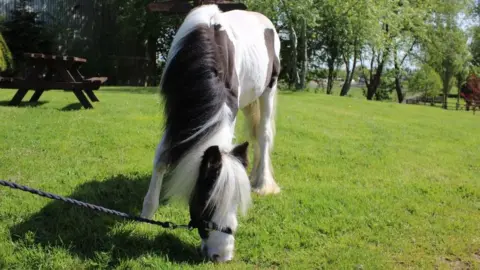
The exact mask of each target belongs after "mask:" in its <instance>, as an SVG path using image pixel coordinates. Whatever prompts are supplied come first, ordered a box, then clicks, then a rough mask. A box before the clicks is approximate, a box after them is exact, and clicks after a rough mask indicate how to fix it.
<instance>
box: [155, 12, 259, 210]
mask: <svg viewBox="0 0 480 270" xmlns="http://www.w3.org/2000/svg"><path fill="white" fill-rule="evenodd" d="M220 12H221V11H220V10H219V9H218V7H217V6H203V7H200V8H196V9H195V10H193V11H192V12H191V13H190V14H189V15H188V16H187V18H186V19H185V22H184V24H183V25H182V26H181V27H180V29H179V31H178V32H177V36H176V38H175V39H174V42H173V43H172V46H171V49H170V53H169V57H168V60H167V63H166V67H165V71H164V74H163V76H162V82H161V90H160V92H161V94H162V96H163V102H164V104H165V110H164V113H165V118H166V122H165V142H166V145H167V149H166V152H167V156H168V157H169V160H168V161H167V163H168V164H170V165H171V166H172V167H173V168H172V170H171V173H170V176H171V177H170V179H168V180H167V182H166V183H165V184H166V186H165V193H164V196H163V197H170V196H174V195H184V196H190V194H191V192H192V190H193V188H194V186H195V181H196V180H197V176H198V170H199V166H200V160H201V158H202V155H203V152H204V151H205V150H206V149H207V148H208V147H209V146H211V145H219V146H220V148H221V149H223V150H225V151H229V150H230V149H231V147H232V140H233V129H232V127H231V124H232V120H233V119H234V116H235V115H236V113H237V110H238V107H237V99H236V98H237V97H236V92H234V91H231V90H230V89H229V88H227V84H226V82H225V74H227V73H228V72H227V69H228V68H229V67H228V66H226V62H227V63H228V61H225V59H223V58H222V57H226V55H227V53H226V52H225V50H227V48H224V47H222V46H219V45H218V43H217V41H218V40H216V38H218V35H217V33H216V31H217V29H216V25H215V24H214V23H212V20H213V17H214V16H216V15H218V14H219V13H220ZM237 163H238V162H235V160H234V159H230V158H228V157H225V158H224V162H223V167H222V173H221V174H220V176H219V179H218V181H217V182H216V186H215V187H214V190H213V195H212V196H211V199H212V201H211V203H212V204H213V205H215V206H217V208H218V209H220V210H221V209H222V207H223V209H224V210H225V207H230V206H231V204H230V203H229V204H228V205H224V204H223V203H227V202H226V201H225V200H230V199H234V198H237V199H238V200H240V201H238V203H241V204H243V201H245V202H247V201H249V198H250V197H249V196H250V194H249V193H248V199H247V198H244V197H245V196H246V195H245V190H246V188H245V183H244V177H243V176H242V175H241V173H239V171H241V170H240V169H239V168H238V167H237ZM240 166H241V165H240ZM243 173H244V174H245V175H246V172H245V169H243ZM246 179H247V182H246V183H247V184H249V182H248V177H247V178H246ZM248 190H249V186H248ZM236 192H240V193H239V194H233V193H236ZM237 195H238V196H237ZM228 196H233V197H231V198H228ZM222 204H223V205H222ZM242 208H243V207H242ZM219 212H223V210H221V211H219Z"/></svg>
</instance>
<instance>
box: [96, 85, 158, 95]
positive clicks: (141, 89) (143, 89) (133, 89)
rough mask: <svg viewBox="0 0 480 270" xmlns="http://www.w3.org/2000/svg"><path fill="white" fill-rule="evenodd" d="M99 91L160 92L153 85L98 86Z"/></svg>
mask: <svg viewBox="0 0 480 270" xmlns="http://www.w3.org/2000/svg"><path fill="white" fill-rule="evenodd" d="M99 91H101V92H102V93H113V92H118V93H130V94H159V93H160V89H159V88H158V87H154V86H151V87H131V86H125V87H120V86H115V87H112V86H105V87H102V88H100V90H99Z"/></svg>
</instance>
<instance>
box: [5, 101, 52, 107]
mask: <svg viewBox="0 0 480 270" xmlns="http://www.w3.org/2000/svg"><path fill="white" fill-rule="evenodd" d="M9 103H10V100H2V101H0V106H3V107H39V106H42V105H44V104H47V103H48V101H37V102H28V101H22V102H20V104H19V105H17V106H12V105H10V104H9Z"/></svg>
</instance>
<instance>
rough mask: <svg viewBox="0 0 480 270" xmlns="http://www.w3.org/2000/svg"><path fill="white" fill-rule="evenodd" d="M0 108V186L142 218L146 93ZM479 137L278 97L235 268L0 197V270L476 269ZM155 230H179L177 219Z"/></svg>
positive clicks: (189, 245) (109, 91) (469, 126)
mask: <svg viewBox="0 0 480 270" xmlns="http://www.w3.org/2000/svg"><path fill="white" fill-rule="evenodd" d="M13 94H14V91H10V90H2V91H0V101H1V100H4V101H5V102H2V103H0V105H3V106H0V138H1V139H0V179H8V180H11V181H15V182H16V183H19V184H24V185H29V186H31V187H35V188H39V189H42V190H45V191H49V192H53V193H56V194H60V195H64V196H69V197H72V198H76V199H80V200H84V201H87V202H91V203H95V204H100V205H103V206H105V207H110V208H114V209H117V210H120V211H125V212H129V213H133V214H139V213H140V210H141V205H142V201H143V196H144V195H145V193H146V191H147V187H148V183H149V181H150V172H151V164H152V158H153V155H154V149H155V146H156V144H157V142H158V141H159V139H160V136H161V125H162V112H161V105H160V104H159V102H158V101H159V98H158V96H157V95H156V94H155V89H148V88H146V89H144V88H103V89H101V90H100V91H98V92H97V95H98V97H99V99H100V100H101V102H100V103H95V104H94V106H95V109H93V110H84V109H80V108H79V106H78V105H77V104H76V102H77V101H76V99H75V97H74V95H73V94H72V93H67V92H60V91H56V92H53V91H52V92H47V93H46V94H44V96H43V97H42V100H43V101H45V102H47V103H42V104H38V106H36V107H29V106H23V107H20V108H18V107H7V106H5V105H6V103H7V101H8V100H9V99H10V98H11V96H12V95H13ZM239 118H240V119H239V121H238V127H237V130H238V131H239V133H238V134H239V135H238V140H239V142H241V141H244V140H245V137H244V136H243V133H242V132H241V131H242V130H243V121H242V120H243V117H242V116H241V115H240V116H239ZM479 136H480V115H473V114H472V113H471V112H469V113H468V112H456V111H444V110H441V109H438V108H432V107H429V106H412V105H398V104H394V103H381V102H368V101H365V100H359V99H353V98H342V97H335V96H326V95H321V94H312V93H291V92H282V93H281V94H280V95H279V101H278V108H277V136H276V139H275V148H274V152H273V163H274V169H275V175H276V179H277V181H278V183H279V185H280V186H281V188H282V192H281V193H280V194H279V195H277V196H268V197H259V196H256V195H254V196H253V197H254V204H253V207H252V208H251V209H250V211H249V212H248V214H247V216H246V217H242V218H241V219H240V227H239V231H238V234H237V236H236V240H237V242H236V256H235V258H234V261H232V262H230V263H227V264H213V263H210V262H206V261H203V260H202V257H200V256H199V254H198V252H197V250H196V248H197V246H198V244H199V237H198V235H197V233H196V231H193V232H189V231H183V230H175V231H169V230H164V229H162V228H160V227H156V226H153V225H148V224H139V223H133V222H127V221H123V220H121V219H118V218H116V217H112V216H107V215H104V214H98V213H94V212H91V211H89V210H84V209H81V208H78V207H74V206H69V205H66V204H64V203H61V202H56V201H51V200H48V199H44V198H41V197H38V196H34V195H31V194H29V193H25V192H20V191H16V190H10V189H8V188H5V187H0V269H172V268H182V269H190V268H201V269H209V268H220V269H258V268H268V269H276V268H280V269H392V268H417V269H418V268H421V269H433V268H439V269H453V268H455V267H459V268H460V269H479V268H480V234H479V231H480V137H479ZM155 219H157V220H170V221H174V222H176V223H181V224H182V223H186V222H188V220H189V216H188V208H187V206H186V205H185V204H183V203H181V202H178V201H173V202H171V203H170V204H167V205H162V206H161V208H160V209H159V210H158V211H157V213H156V215H155Z"/></svg>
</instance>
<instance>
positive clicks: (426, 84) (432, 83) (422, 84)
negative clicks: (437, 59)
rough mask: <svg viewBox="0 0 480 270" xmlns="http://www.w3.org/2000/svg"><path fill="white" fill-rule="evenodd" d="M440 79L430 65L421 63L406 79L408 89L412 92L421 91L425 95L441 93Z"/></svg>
mask: <svg viewBox="0 0 480 270" xmlns="http://www.w3.org/2000/svg"><path fill="white" fill-rule="evenodd" d="M442 87H443V86H442V79H441V78H440V75H438V73H437V72H436V71H435V70H434V69H433V68H432V67H430V66H428V65H423V66H422V67H421V68H420V69H419V70H417V71H416V72H415V73H414V74H413V76H412V77H411V78H409V80H408V90H409V91H410V92H413V93H422V94H423V95H424V96H427V97H435V96H438V95H439V94H440V93H441V90H442Z"/></svg>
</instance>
